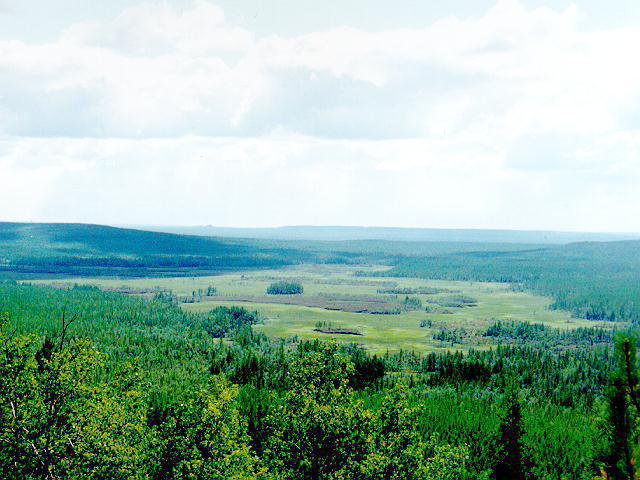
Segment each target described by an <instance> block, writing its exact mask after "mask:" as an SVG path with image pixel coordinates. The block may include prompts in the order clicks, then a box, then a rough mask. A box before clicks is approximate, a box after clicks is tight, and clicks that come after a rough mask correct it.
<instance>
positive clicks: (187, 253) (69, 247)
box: [0, 223, 310, 277]
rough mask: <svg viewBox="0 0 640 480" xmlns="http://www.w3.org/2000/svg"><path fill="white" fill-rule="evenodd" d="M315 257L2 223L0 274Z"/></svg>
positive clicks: (193, 268)
mask: <svg viewBox="0 0 640 480" xmlns="http://www.w3.org/2000/svg"><path fill="white" fill-rule="evenodd" d="M309 256H310V254H309V253H304V252H300V251H297V250H290V249H285V248H279V249H276V248H261V247H259V246H256V245H249V244H242V243H239V242H237V241H233V240H230V239H217V238H205V237H196V236H188V235H174V234H168V233H157V232H145V231H141V230H131V229H123V228H115V227H106V226H100V225H86V224H30V223H0V274H2V273H4V276H5V277H6V276H8V274H9V273H13V274H65V275H125V276H143V275H190V274H204V273H215V272H220V271H226V270H238V269H244V268H273V267H279V266H283V265H287V264H291V263H296V262H300V261H304V260H307V257H309Z"/></svg>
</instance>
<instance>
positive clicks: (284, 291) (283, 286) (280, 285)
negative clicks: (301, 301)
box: [267, 281, 304, 295]
mask: <svg viewBox="0 0 640 480" xmlns="http://www.w3.org/2000/svg"><path fill="white" fill-rule="evenodd" d="M302 292H304V288H303V287H302V284H301V283H300V282H286V281H280V282H273V283H272V284H271V285H269V286H268V287H267V295H300V294H301V293H302Z"/></svg>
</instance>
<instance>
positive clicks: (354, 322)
mask: <svg viewBox="0 0 640 480" xmlns="http://www.w3.org/2000/svg"><path fill="white" fill-rule="evenodd" d="M383 268H385V267H375V266H373V267H351V266H350V267H344V266H335V265H332V266H323V265H302V266H296V267H291V268H286V269H279V270H261V271H254V272H246V273H234V274H225V275H217V276H208V277H191V278H189V277H187V278H185V277H183V278H143V279H126V280H123V279H104V278H102V279H94V278H82V279H74V280H73V281H72V282H68V281H41V282H38V283H48V284H53V285H58V286H65V285H68V284H70V283H73V284H86V285H95V286H98V287H99V288H102V289H106V290H115V291H124V292H128V293H130V294H133V295H145V294H146V295H150V294H153V293H155V292H158V291H165V292H171V293H172V294H173V295H176V297H177V298H178V300H179V301H180V302H181V305H182V307H183V308H184V309H185V310H187V311H193V312H203V311H208V310H211V309H213V308H215V307H218V306H230V305H241V306H244V307H245V308H248V309H251V310H256V311H258V313H259V314H260V316H261V318H262V324H260V325H257V326H255V327H254V328H255V329H256V331H261V332H264V333H265V334H266V335H268V336H271V337H280V338H290V337H297V338H299V339H315V338H323V339H326V338H333V339H335V340H337V341H339V342H350V343H351V342H355V343H358V344H360V345H362V346H363V347H365V348H366V349H367V350H368V351H369V352H371V353H378V354H380V353H384V352H386V351H389V352H395V351H398V350H401V349H403V350H415V351H419V352H430V351H445V350H462V351H464V350H468V349H469V348H487V347H488V346H489V345H490V341H489V339H487V338H485V337H484V336H483V333H484V332H485V331H486V329H487V328H488V327H489V326H490V325H492V324H493V323H495V322H496V321H498V320H501V321H505V320H515V321H528V322H530V323H540V324H544V325H547V326H550V327H553V328H559V329H574V328H577V327H586V326H604V325H606V324H605V323H604V322H594V321H588V320H584V319H576V318H572V317H571V315H570V314H569V313H567V312H566V311H560V310H551V309H549V305H550V303H551V300H550V299H549V298H547V297H543V296H539V295H533V294H531V293H527V292H521V291H515V290H514V289H513V288H512V287H511V286H510V285H508V284H501V283H486V282H460V281H442V280H423V279H411V278H394V277H369V276H366V274H367V271H371V272H373V271H376V270H380V269H383ZM356 272H358V274H357V275H356ZM278 280H295V281H297V282H300V283H301V284H302V285H303V287H304V293H303V294H302V295H296V296H282V298H280V296H277V295H265V291H266V289H267V287H268V286H269V285H270V284H271V283H272V282H274V281H278ZM211 287H212V288H215V295H209V296H207V295H206V293H207V290H208V289H210V288H211ZM385 289H386V290H389V289H392V290H394V289H399V291H401V290H402V289H412V290H413V291H419V292H424V291H433V292H435V293H415V294H409V295H406V294H395V295H393V294H391V295H389V294H381V293H379V290H382V291H385ZM452 296H453V297H464V298H467V299H470V300H473V301H474V303H473V306H455V307H443V306H442V305H443V304H446V301H447V299H448V298H450V297H452ZM406 297H411V298H413V299H415V298H417V299H419V300H420V302H421V304H422V307H421V308H414V309H407V310H404V309H403V310H402V311H401V312H400V313H398V314H379V313H354V312H352V311H344V310H340V309H338V310H336V309H334V308H336V307H335V306H332V307H331V308H332V309H328V308H322V307H321V306H316V304H317V303H322V301H325V300H326V301H327V302H329V301H330V300H334V299H339V300H340V301H342V302H344V304H345V305H347V307H348V306H349V300H350V299H353V300H354V301H357V300H359V299H362V298H364V299H367V300H368V301H374V302H375V301H376V299H377V298H379V299H381V300H382V299H384V300H386V301H393V302H398V303H399V304H402V302H403V301H404V299H405V298H406ZM288 302H297V303H305V302H309V303H312V304H314V306H307V305H300V304H287V303H288ZM427 310H430V311H427ZM319 325H325V326H327V325H328V326H331V328H333V329H341V330H342V331H346V332H353V334H348V333H347V334H345V333H339V334H338V333H323V332H322V331H319V330H321V329H318V326H319ZM441 332H455V333H456V335H457V336H458V337H459V339H458V341H455V342H450V341H442V340H438V339H436V338H434V337H435V336H438V333H441Z"/></svg>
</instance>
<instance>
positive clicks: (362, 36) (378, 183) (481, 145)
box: [0, 0, 640, 232]
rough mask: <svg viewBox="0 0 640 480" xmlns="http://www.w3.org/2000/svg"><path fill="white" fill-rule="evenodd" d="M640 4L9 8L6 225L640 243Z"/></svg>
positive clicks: (66, 1) (1, 12) (349, 2)
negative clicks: (358, 231) (404, 231)
mask: <svg viewBox="0 0 640 480" xmlns="http://www.w3.org/2000/svg"><path fill="white" fill-rule="evenodd" d="M638 45H640V2H637V0H633V1H631V0H619V1H612V2H606V3H605V2H602V1H600V0H588V1H581V2H576V3H572V2H567V1H563V0H557V1H533V0H526V1H525V0H498V1H497V2H496V1H483V0H475V1H469V0H467V1H463V0H451V1H448V2H435V1H425V0H404V1H400V2H389V1H387V0H341V1H333V0H332V1H325V2H318V1H315V0H211V1H208V0H174V1H170V0H166V1H153V2H150V1H147V2H141V1H137V0H110V1H109V2H86V1H83V0H51V1H47V2H42V1H41V0H0V221H63V222H87V223H102V224H119V225H122V224H136V225H141V224H149V225H218V226H243V227H250V226H256V227H267V226H280V225H369V226H372V225H375V226H399V227H402V226H403V227H434V228H499V229H527V230H562V231H592V232H596V231H612V232H640V62H638V60H637V57H638Z"/></svg>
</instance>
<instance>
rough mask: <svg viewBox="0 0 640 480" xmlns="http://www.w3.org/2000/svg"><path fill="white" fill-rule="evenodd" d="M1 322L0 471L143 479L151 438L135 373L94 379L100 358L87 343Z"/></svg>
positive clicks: (11, 475) (15, 475) (23, 475)
mask: <svg viewBox="0 0 640 480" xmlns="http://www.w3.org/2000/svg"><path fill="white" fill-rule="evenodd" d="M7 320H8V316H4V317H3V322H2V323H3V325H2V330H1V331H0V344H1V345H2V347H1V348H2V351H1V352H0V355H1V358H0V476H1V477H2V478H6V479H28V478H34V479H35V478H51V479H55V478H87V479H90V478H93V479H102V478H113V479H125V478H127V479H129V478H130V479H142V478H146V473H147V471H148V470H147V468H148V461H149V458H150V457H149V455H151V454H152V452H153V447H154V443H155V442H154V435H153V433H152V432H150V431H149V430H148V429H146V408H147V402H146V399H145V395H144V393H143V390H142V389H141V388H140V387H141V384H140V382H139V378H138V377H137V376H136V375H135V374H134V373H132V372H130V371H128V370H127V369H126V368H125V369H124V370H122V369H120V370H119V371H118V373H117V374H116V375H115V376H114V378H113V380H112V381H111V382H109V383H108V384H107V383H103V382H98V383H96V382H95V380H94V378H93V376H94V374H95V369H96V366H99V365H100V364H101V362H102V361H103V356H102V355H100V354H99V353H98V352H97V351H96V350H94V349H93V348H92V347H91V346H90V345H89V344H87V343H86V342H84V341H74V342H71V343H69V344H65V343H63V342H62V339H57V340H54V341H52V340H50V339H48V338H47V339H45V340H44V342H43V343H41V344H39V341H38V339H37V337H35V336H20V337H8V336H7V334H6V333H5V331H4V329H5V328H6V326H7V325H6V322H7ZM38 345H41V346H38ZM132 384H136V385H137V387H134V388H131V387H130V385H132Z"/></svg>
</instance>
